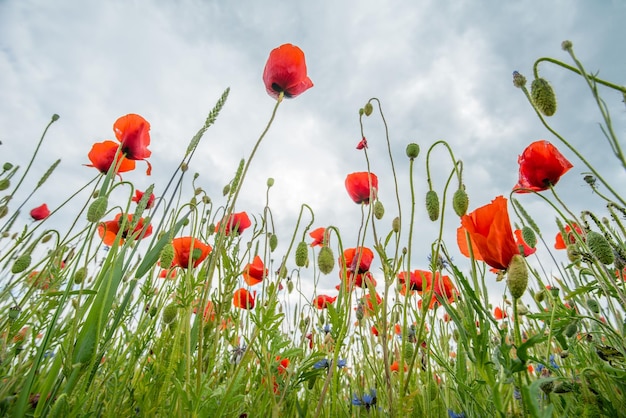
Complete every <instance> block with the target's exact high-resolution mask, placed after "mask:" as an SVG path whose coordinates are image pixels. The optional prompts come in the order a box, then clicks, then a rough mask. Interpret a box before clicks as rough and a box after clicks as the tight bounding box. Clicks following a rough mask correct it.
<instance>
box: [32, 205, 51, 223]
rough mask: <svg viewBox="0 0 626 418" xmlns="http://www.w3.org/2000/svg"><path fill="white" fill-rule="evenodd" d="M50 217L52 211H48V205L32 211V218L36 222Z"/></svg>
mask: <svg viewBox="0 0 626 418" xmlns="http://www.w3.org/2000/svg"><path fill="white" fill-rule="evenodd" d="M48 216H50V209H48V205H47V204H45V203H44V204H43V205H41V206H37V207H36V208H34V209H33V210H31V211H30V217H31V218H33V220H35V221H41V220H43V219H46V218H47V217H48Z"/></svg>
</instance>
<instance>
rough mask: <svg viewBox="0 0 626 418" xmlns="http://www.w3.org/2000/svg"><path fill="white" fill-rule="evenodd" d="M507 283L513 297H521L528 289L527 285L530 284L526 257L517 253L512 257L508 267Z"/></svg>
mask: <svg viewBox="0 0 626 418" xmlns="http://www.w3.org/2000/svg"><path fill="white" fill-rule="evenodd" d="M506 283H507V285H508V286H509V291H510V292H511V296H513V299H519V298H521V297H522V295H523V294H524V292H525V291H526V286H528V268H527V267H526V261H524V257H522V256H521V255H519V254H515V255H514V256H513V258H512V259H511V264H509V268H508V269H507V279H506Z"/></svg>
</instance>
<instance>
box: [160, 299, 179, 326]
mask: <svg viewBox="0 0 626 418" xmlns="http://www.w3.org/2000/svg"><path fill="white" fill-rule="evenodd" d="M177 314H178V307H177V306H176V305H174V304H173V303H172V304H169V305H167V306H166V307H165V308H163V322H164V323H166V324H171V323H172V322H174V320H175V319H176V315H177Z"/></svg>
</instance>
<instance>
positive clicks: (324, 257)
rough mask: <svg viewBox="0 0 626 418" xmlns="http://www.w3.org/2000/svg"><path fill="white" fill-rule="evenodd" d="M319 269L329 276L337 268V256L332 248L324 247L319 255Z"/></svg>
mask: <svg viewBox="0 0 626 418" xmlns="http://www.w3.org/2000/svg"><path fill="white" fill-rule="evenodd" d="M317 267H319V269H320V271H321V272H322V273H324V274H329V273H330V272H331V271H333V268H335V256H334V255H333V250H331V249H330V247H322V249H321V250H320V252H319V254H318V255H317Z"/></svg>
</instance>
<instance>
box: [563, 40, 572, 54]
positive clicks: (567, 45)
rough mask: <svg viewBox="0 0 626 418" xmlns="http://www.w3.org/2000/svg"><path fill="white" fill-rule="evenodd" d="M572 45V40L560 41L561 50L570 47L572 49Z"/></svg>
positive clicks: (567, 49)
mask: <svg viewBox="0 0 626 418" xmlns="http://www.w3.org/2000/svg"><path fill="white" fill-rule="evenodd" d="M573 46H574V44H572V41H568V40H565V41H563V42H561V48H562V49H563V51H569V50H570V49H572V47H573Z"/></svg>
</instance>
